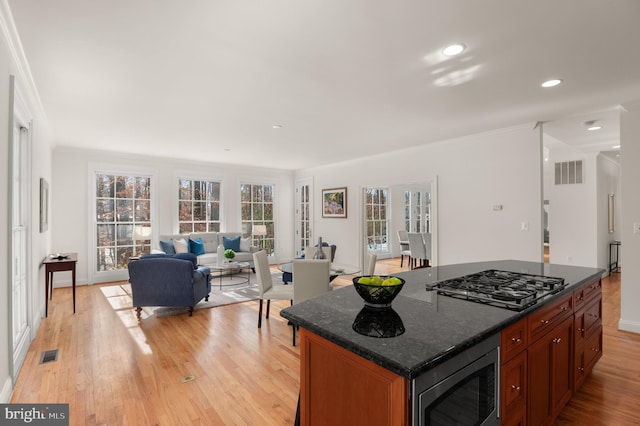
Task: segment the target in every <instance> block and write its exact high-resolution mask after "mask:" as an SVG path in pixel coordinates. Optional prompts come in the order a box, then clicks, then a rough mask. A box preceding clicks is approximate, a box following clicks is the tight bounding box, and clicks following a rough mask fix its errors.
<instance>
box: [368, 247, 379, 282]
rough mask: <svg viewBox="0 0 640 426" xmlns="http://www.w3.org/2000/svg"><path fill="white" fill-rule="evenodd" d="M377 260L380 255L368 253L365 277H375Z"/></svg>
mask: <svg viewBox="0 0 640 426" xmlns="http://www.w3.org/2000/svg"><path fill="white" fill-rule="evenodd" d="M376 260H378V255H377V254H373V253H369V252H367V268H366V270H365V271H366V274H365V275H369V276H371V275H374V274H375V273H376Z"/></svg>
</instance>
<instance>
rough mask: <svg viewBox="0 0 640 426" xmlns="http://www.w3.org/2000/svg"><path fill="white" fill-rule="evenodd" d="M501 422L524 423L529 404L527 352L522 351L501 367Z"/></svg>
mask: <svg viewBox="0 0 640 426" xmlns="http://www.w3.org/2000/svg"><path fill="white" fill-rule="evenodd" d="M500 378H501V389H502V391H501V394H500V398H501V401H500V404H501V407H502V413H501V415H502V419H501V424H522V419H521V418H520V417H526V416H525V414H526V411H525V410H526V406H527V352H526V351H524V352H521V353H520V354H518V355H517V356H515V357H514V358H513V359H512V360H510V361H509V362H506V363H505V364H503V365H502V369H501V374H500Z"/></svg>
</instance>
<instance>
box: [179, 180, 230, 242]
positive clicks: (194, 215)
mask: <svg viewBox="0 0 640 426" xmlns="http://www.w3.org/2000/svg"><path fill="white" fill-rule="evenodd" d="M220 188H221V184H220V182H219V181H212V180H195V179H186V178H182V179H179V181H178V229H179V231H180V233H181V234H190V233H192V232H220V225H221V223H220V211H221V200H220Z"/></svg>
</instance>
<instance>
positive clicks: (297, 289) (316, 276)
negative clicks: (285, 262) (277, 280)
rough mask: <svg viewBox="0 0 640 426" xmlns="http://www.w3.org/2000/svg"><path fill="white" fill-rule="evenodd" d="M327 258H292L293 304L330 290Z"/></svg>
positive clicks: (294, 342)
mask: <svg viewBox="0 0 640 426" xmlns="http://www.w3.org/2000/svg"><path fill="white" fill-rule="evenodd" d="M329 264H330V262H329V259H328V258H327V259H321V260H320V259H294V260H293V304H294V305H295V304H297V303H302V302H304V301H305V300H309V299H312V298H314V297H316V296H320V295H321V294H324V293H328V292H330V291H331V283H330V280H329ZM296 328H297V327H296V326H295V325H294V326H293V346H295V345H296Z"/></svg>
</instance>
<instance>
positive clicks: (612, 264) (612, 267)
mask: <svg viewBox="0 0 640 426" xmlns="http://www.w3.org/2000/svg"><path fill="white" fill-rule="evenodd" d="M621 245H622V243H621V242H620V241H611V242H610V243H609V272H610V273H611V272H618V268H619V266H618V260H619V255H620V246H621ZM614 247H615V248H616V258H615V260H613V258H612V251H613V248H614Z"/></svg>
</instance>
